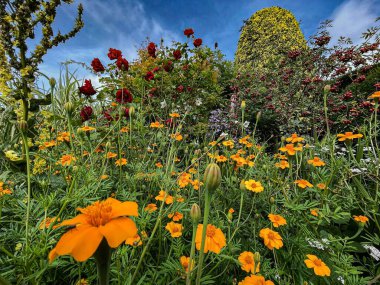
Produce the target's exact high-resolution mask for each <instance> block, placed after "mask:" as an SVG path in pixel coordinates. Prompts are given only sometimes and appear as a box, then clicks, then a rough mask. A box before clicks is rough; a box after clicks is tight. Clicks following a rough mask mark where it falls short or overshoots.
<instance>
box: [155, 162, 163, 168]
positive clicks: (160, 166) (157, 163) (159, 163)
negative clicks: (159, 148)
mask: <svg viewBox="0 0 380 285" xmlns="http://www.w3.org/2000/svg"><path fill="white" fill-rule="evenodd" d="M155 165H156V167H157V168H162V167H164V166H163V165H162V163H161V162H156V164H155Z"/></svg>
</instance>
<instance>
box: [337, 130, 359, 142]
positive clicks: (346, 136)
mask: <svg viewBox="0 0 380 285" xmlns="http://www.w3.org/2000/svg"><path fill="white" fill-rule="evenodd" d="M336 136H337V137H338V138H339V139H338V141H340V142H343V141H345V140H353V139H360V138H362V137H363V135H362V134H354V133H353V132H345V133H344V134H337V135H336Z"/></svg>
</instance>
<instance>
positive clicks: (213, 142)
mask: <svg viewBox="0 0 380 285" xmlns="http://www.w3.org/2000/svg"><path fill="white" fill-rule="evenodd" d="M217 143H218V142H217V141H212V142H210V143H209V145H211V146H216V144H217Z"/></svg>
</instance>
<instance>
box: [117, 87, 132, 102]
mask: <svg viewBox="0 0 380 285" xmlns="http://www.w3.org/2000/svg"><path fill="white" fill-rule="evenodd" d="M132 100H133V97H132V94H131V92H129V90H128V89H127V88H123V89H119V90H117V91H116V101H117V102H119V103H120V104H126V103H131V102H132Z"/></svg>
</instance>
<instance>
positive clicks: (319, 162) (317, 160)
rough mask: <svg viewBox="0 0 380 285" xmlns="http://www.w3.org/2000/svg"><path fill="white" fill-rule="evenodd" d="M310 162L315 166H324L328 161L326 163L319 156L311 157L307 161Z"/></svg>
mask: <svg viewBox="0 0 380 285" xmlns="http://www.w3.org/2000/svg"><path fill="white" fill-rule="evenodd" d="M307 163H308V164H312V165H313V166H316V167H318V166H324V165H326V163H324V162H323V161H322V160H321V159H320V158H319V157H316V156H315V157H314V158H313V159H310V160H308V161H307Z"/></svg>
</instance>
